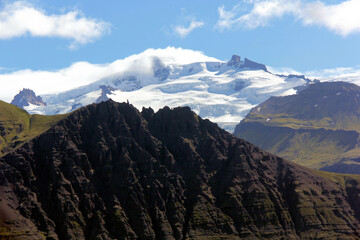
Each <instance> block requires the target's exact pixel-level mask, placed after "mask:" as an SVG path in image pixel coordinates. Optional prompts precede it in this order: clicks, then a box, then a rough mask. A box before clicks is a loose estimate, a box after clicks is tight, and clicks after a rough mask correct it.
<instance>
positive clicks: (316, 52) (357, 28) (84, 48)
mask: <svg viewBox="0 0 360 240" xmlns="http://www.w3.org/2000/svg"><path fill="white" fill-rule="evenodd" d="M359 9H360V1H359V0H348V1H338V0H337V1H335V0H329V1H324V0H322V1H317V2H315V1H312V0H292V1H290V0H266V1H263V0H237V1H235V0H228V1H216V0H211V1H203V0H197V1H194V0H192V1H190V0H182V1H169V0H167V1H165V0H153V1H148V0H132V1H123V0H121V1H120V0H106V1H98V0H96V1H95V0H62V1H59V0H46V1H45V0H28V1H8V0H0V72H3V73H5V72H6V73H9V72H13V71H19V70H21V69H32V70H56V69H62V68H66V67H68V66H70V65H71V64H72V63H75V62H79V61H87V62H90V63H97V64H101V63H109V62H113V61H115V60H116V59H121V58H125V57H127V56H129V55H132V54H136V53H140V52H142V51H144V50H146V49H148V48H166V47H167V46H174V47H181V48H186V49H193V50H198V51H202V52H203V53H204V54H206V55H208V56H211V57H215V58H218V59H221V60H227V59H229V58H231V55H232V54H238V55H240V56H242V57H248V58H250V59H252V60H254V61H257V62H261V63H264V64H266V65H269V66H272V67H275V68H279V69H280V68H282V67H286V68H291V69H295V70H297V71H300V72H306V71H311V70H319V69H331V68H337V67H356V66H359V65H360V47H359V43H360V15H359V14H358V13H357V12H358V10H359ZM25 10H26V11H25ZM34 19H35V20H34Z"/></svg>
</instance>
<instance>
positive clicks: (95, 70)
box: [0, 47, 221, 102]
mask: <svg viewBox="0 0 360 240" xmlns="http://www.w3.org/2000/svg"><path fill="white" fill-rule="evenodd" d="M155 58H157V59H159V60H160V61H161V62H162V63H163V64H165V65H170V64H173V65H185V64H191V63H194V62H221V61H220V60H218V59H216V58H212V57H208V56H206V55H205V54H203V53H202V52H200V51H193V50H189V49H183V48H175V47H167V48H163V49H153V48H150V49H147V50H145V51H144V52H142V53H139V54H134V55H131V56H129V57H126V58H124V59H118V60H115V61H114V62H111V63H105V64H92V63H89V62H76V63H73V64H72V65H70V66H69V67H67V68H63V69H58V70H54V71H47V70H37V71H35V70H31V69H24V70H19V71H14V72H6V73H0V83H1V85H2V86H3V87H2V88H0V99H1V100H4V101H7V102H10V101H11V99H12V98H13V97H14V95H15V94H17V93H18V92H19V91H20V90H21V89H22V88H30V89H32V90H34V91H35V93H36V94H39V95H42V94H52V93H58V92H64V91H68V90H71V89H74V88H77V87H81V86H85V85H88V84H90V83H93V82H95V81H97V80H99V79H102V78H105V77H108V76H111V75H113V74H122V73H124V72H126V73H136V74H137V75H147V74H149V73H150V72H151V73H152V67H153V64H154V59H155Z"/></svg>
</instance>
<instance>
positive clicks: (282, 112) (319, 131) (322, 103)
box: [234, 82, 360, 174]
mask: <svg viewBox="0 0 360 240" xmlns="http://www.w3.org/2000/svg"><path fill="white" fill-rule="evenodd" d="M234 134H235V135H236V136H238V137H241V138H244V139H246V140H248V141H250V142H252V143H253V144H255V145H257V146H260V147H261V148H263V149H265V150H267V151H270V152H272V153H274V154H277V155H279V156H281V157H284V158H287V159H289V160H292V161H294V162H296V163H299V164H302V165H305V166H308V167H311V168H319V169H323V170H327V171H334V172H342V173H357V174H359V173H360V163H359V159H360V157H359V156H360V149H359V147H358V146H359V143H360V142H359V134H360V87H359V86H357V85H355V84H351V83H345V82H331V83H317V84H313V85H310V86H309V87H308V88H306V89H305V90H303V91H301V92H299V93H298V94H296V95H291V96H286V97H271V98H269V99H268V100H266V101H265V102H263V103H261V104H260V105H259V106H257V107H255V108H254V109H252V110H251V111H250V113H249V114H248V115H247V116H246V118H245V119H244V120H243V121H241V123H240V124H239V125H238V126H237V127H236V129H235V132H234Z"/></svg>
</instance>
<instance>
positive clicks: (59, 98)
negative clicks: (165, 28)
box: [0, 48, 312, 132]
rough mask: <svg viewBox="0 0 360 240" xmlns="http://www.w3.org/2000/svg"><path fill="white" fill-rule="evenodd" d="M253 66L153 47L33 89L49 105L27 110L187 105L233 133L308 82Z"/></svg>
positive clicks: (49, 111)
mask: <svg viewBox="0 0 360 240" xmlns="http://www.w3.org/2000/svg"><path fill="white" fill-rule="evenodd" d="M247 64H248V65H247ZM256 64H257V63H254V62H251V61H249V62H248V63H247V62H246V60H245V62H244V61H243V60H240V58H239V57H237V56H234V57H233V59H232V60H230V61H229V62H224V61H221V60H218V59H215V58H210V57H207V56H205V55H203V54H202V53H200V52H195V51H191V50H184V49H180V48H167V49H157V50H155V49H151V50H146V51H145V52H143V53H140V54H138V55H133V56H130V57H128V58H125V59H123V60H117V61H116V62H114V63H111V64H109V65H108V66H102V72H105V73H104V74H103V75H101V74H98V75H100V76H101V77H99V78H98V79H96V80H81V81H82V82H86V83H87V84H84V85H82V86H78V85H77V84H78V83H74V84H73V85H74V86H75V87H73V88H71V87H69V86H66V88H67V89H68V90H66V91H62V89H64V88H60V90H59V91H56V86H57V84H54V87H53V88H49V89H48V90H47V91H48V92H49V93H44V89H40V88H39V89H36V87H35V88H34V87H32V89H33V90H34V91H35V92H36V93H38V92H40V93H41V94H40V96H41V97H42V98H43V100H44V102H46V103H47V106H34V105H30V106H28V107H25V109H26V110H27V111H28V112H30V113H41V114H61V113H67V112H70V111H73V110H75V109H77V108H79V107H82V106H85V105H87V104H91V103H93V102H99V101H101V100H104V97H105V99H106V98H111V99H113V100H114V101H118V102H126V101H129V102H130V103H131V104H133V105H134V106H135V107H137V108H138V109H139V110H141V109H142V107H151V108H153V109H154V110H155V111H156V110H158V109H159V108H163V107H164V106H169V107H177V106H189V107H191V109H192V110H193V111H195V112H196V113H197V114H199V115H200V116H201V117H202V118H208V119H209V120H211V121H213V122H216V123H218V124H219V126H221V127H223V128H224V129H226V130H227V131H229V132H233V130H234V128H235V126H236V124H238V123H239V122H240V120H241V119H243V118H244V117H245V115H246V114H247V113H248V112H249V111H250V109H251V108H253V107H255V106H256V105H257V104H259V103H261V102H263V101H264V100H266V99H267V98H269V97H270V96H284V95H290V94H295V93H296V90H295V89H294V88H296V87H298V86H305V85H307V84H311V83H312V81H310V80H309V79H306V78H304V77H303V76H294V75H291V76H283V75H276V74H272V73H270V72H268V71H265V70H264V69H263V68H265V66H263V68H258V66H257V65H256ZM96 68H99V66H98V65H96ZM105 68H108V69H109V71H108V72H106V71H105V70H104V69H105ZM265 69H266V68H265ZM63 71H64V70H63ZM106 73H107V74H106ZM0 77H1V76H0ZM64 81H65V80H64ZM66 81H67V84H70V85H71V82H70V81H68V80H66ZM89 81H90V83H88V82H89ZM34 86H37V85H36V84H35V85H34ZM22 87H28V86H21V88H22ZM47 87H48V86H47ZM38 90H39V91H38ZM101 96H102V98H100V97H101Z"/></svg>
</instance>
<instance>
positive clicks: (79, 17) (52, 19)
mask: <svg viewBox="0 0 360 240" xmlns="http://www.w3.org/2000/svg"><path fill="white" fill-rule="evenodd" d="M109 26H110V25H109V24H108V23H106V22H104V21H102V20H98V19H92V18H87V17H85V16H84V15H83V14H82V13H81V12H80V11H77V10H75V11H70V12H67V13H64V14H59V15H56V14H51V15H50V14H47V13H46V12H45V11H44V10H43V9H40V8H37V7H35V6H34V5H32V4H30V3H27V2H24V1H16V2H13V3H7V4H5V6H4V8H3V9H2V10H1V11H0V39H11V38H15V37H20V36H24V35H30V36H34V37H59V38H66V39H71V40H72V43H71V45H70V48H75V47H76V46H78V45H81V44H86V43H89V42H93V41H94V40H95V39H96V38H99V37H100V36H102V35H103V34H104V33H106V32H108V31H109Z"/></svg>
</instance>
